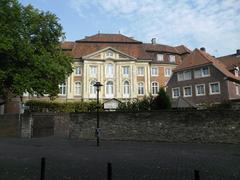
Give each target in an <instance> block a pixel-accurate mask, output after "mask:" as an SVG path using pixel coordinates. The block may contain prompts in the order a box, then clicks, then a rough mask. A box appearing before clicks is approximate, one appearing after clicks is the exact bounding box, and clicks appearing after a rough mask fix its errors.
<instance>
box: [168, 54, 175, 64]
mask: <svg viewBox="0 0 240 180" xmlns="http://www.w3.org/2000/svg"><path fill="white" fill-rule="evenodd" d="M169 62H171V63H175V62H176V57H175V56H174V55H169Z"/></svg>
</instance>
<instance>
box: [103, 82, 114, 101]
mask: <svg viewBox="0 0 240 180" xmlns="http://www.w3.org/2000/svg"><path fill="white" fill-rule="evenodd" d="M105 92H106V94H105V95H106V97H107V98H113V82H112V81H108V82H107V83H106V87H105Z"/></svg>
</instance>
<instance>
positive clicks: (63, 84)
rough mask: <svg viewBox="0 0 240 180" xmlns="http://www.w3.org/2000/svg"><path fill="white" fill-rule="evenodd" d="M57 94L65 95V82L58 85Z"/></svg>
mask: <svg viewBox="0 0 240 180" xmlns="http://www.w3.org/2000/svg"><path fill="white" fill-rule="evenodd" d="M59 95H66V83H62V84H60V85H59Z"/></svg>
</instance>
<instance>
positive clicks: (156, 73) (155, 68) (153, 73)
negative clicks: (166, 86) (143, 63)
mask: <svg viewBox="0 0 240 180" xmlns="http://www.w3.org/2000/svg"><path fill="white" fill-rule="evenodd" d="M151 76H158V68H157V67H152V68H151Z"/></svg>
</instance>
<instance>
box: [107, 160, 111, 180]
mask: <svg viewBox="0 0 240 180" xmlns="http://www.w3.org/2000/svg"><path fill="white" fill-rule="evenodd" d="M107 180H112V163H107Z"/></svg>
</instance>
